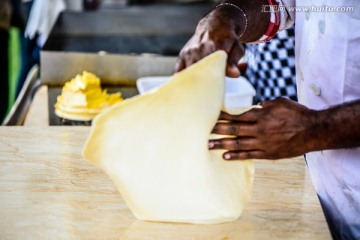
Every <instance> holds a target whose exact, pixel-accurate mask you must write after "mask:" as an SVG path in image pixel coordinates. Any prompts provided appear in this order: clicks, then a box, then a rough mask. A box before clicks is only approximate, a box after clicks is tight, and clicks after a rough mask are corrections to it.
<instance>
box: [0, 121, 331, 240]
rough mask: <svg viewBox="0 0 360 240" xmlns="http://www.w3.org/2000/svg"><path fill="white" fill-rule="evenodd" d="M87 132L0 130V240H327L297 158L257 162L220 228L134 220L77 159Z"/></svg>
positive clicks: (107, 184) (98, 174)
mask: <svg viewBox="0 0 360 240" xmlns="http://www.w3.org/2000/svg"><path fill="white" fill-rule="evenodd" d="M88 133H89V128H88V127H42V128H40V127H0V239H122V240H123V239H124V240H128V239H132V240H135V239H152V240H153V239H171V240H176V239H181V240H188V239H196V240H199V239H206V240H211V239H214V240H215V239H216V240H229V239H231V240H232V239H235V240H237V239H331V237H330V234H329V231H328V228H327V225H326V222H325V219H324V216H323V213H322V211H321V207H320V205H319V201H318V198H317V196H316V193H315V191H314V189H313V187H312V185H311V182H310V179H309V175H308V171H307V169H306V166H305V164H304V161H303V159H302V158H296V159H289V160H281V161H260V160H258V161H256V176H255V182H254V191H253V197H252V200H251V202H250V203H249V204H248V205H247V206H246V208H245V210H244V212H243V214H242V216H241V217H240V219H239V220H237V221H234V222H230V223H225V224H217V225H191V224H170V223H154V222H142V221H138V220H136V219H135V218H134V217H133V215H132V214H131V212H130V211H129V209H128V208H127V206H126V205H125V203H124V201H123V199H122V198H121V195H120V194H119V193H118V191H117V190H116V188H115V187H114V185H113V183H112V182H111V180H110V179H109V178H108V177H107V175H105V174H104V173H103V172H102V171H101V170H99V169H97V168H95V167H94V166H92V165H90V164H88V163H87V162H85V161H84V160H82V158H81V154H80V153H81V149H82V146H83V144H84V141H85V139H86V137H87V135H88Z"/></svg>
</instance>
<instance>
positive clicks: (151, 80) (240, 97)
mask: <svg viewBox="0 0 360 240" xmlns="http://www.w3.org/2000/svg"><path fill="white" fill-rule="evenodd" d="M170 79H171V77H170V76H158V77H142V78H139V79H138V80H137V81H136V86H137V88H138V90H139V93H140V94H144V93H146V92H149V91H151V90H155V89H157V88H159V87H160V86H161V85H163V84H165V83H166V82H168V81H169V80H170ZM255 94H256V92H255V89H254V87H253V86H252V85H251V84H250V83H249V81H248V80H247V79H246V78H244V77H238V78H228V77H226V78H225V99H224V105H225V108H226V109H238V108H242V107H250V106H251V105H252V103H253V98H254V96H255Z"/></svg>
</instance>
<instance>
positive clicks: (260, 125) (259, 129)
mask: <svg viewBox="0 0 360 240" xmlns="http://www.w3.org/2000/svg"><path fill="white" fill-rule="evenodd" d="M315 115H316V111H313V110H310V109H308V108H306V107H304V106H302V105H300V104H298V103H296V102H294V101H292V100H288V99H285V98H278V99H275V100H271V101H266V102H263V103H262V108H253V109H251V110H250V111H248V112H245V113H243V114H241V115H230V114H227V113H224V112H223V113H221V115H220V119H219V120H225V121H227V122H224V121H221V122H218V123H217V124H216V126H215V127H214V129H213V133H215V134H221V135H230V136H234V137H228V138H222V139H217V140H211V141H210V142H209V148H210V149H225V150H228V151H227V152H226V153H224V159H226V160H240V159H251V158H256V159H281V158H290V157H295V156H299V155H302V154H304V153H306V152H308V151H311V150H312V149H313V148H314V141H312V136H311V135H312V133H313V131H315V130H314V129H313V126H314V125H315V124H314V122H315Z"/></svg>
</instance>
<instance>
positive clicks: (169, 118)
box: [83, 51, 254, 224]
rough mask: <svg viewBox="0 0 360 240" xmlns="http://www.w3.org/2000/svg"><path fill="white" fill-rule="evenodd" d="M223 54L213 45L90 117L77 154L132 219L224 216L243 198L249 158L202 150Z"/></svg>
mask: <svg viewBox="0 0 360 240" xmlns="http://www.w3.org/2000/svg"><path fill="white" fill-rule="evenodd" d="M226 58H227V56H226V53H225V52H223V51H218V52H216V53H214V54H212V55H210V56H208V57H206V58H204V59H203V60H201V61H199V62H198V63H196V64H194V65H192V66H191V67H189V68H187V69H185V70H184V71H182V72H180V73H177V74H175V75H174V76H173V79H172V80H171V81H170V82H169V83H167V84H165V85H164V86H163V87H161V88H159V89H158V90H157V91H154V92H151V93H147V94H144V95H142V96H137V97H134V98H132V99H129V100H126V101H124V102H121V103H119V104H117V105H116V106H114V107H113V108H111V109H109V110H108V111H106V112H105V113H103V114H101V115H99V116H98V117H97V118H96V119H95V121H94V123H93V127H92V131H91V133H90V136H89V138H88V140H87V143H86V145H85V148H84V150H83V157H84V159H86V160H88V161H90V162H91V163H93V164H96V165H97V166H99V167H100V168H102V169H103V170H104V171H105V172H106V173H107V174H108V175H109V176H110V177H111V178H112V179H113V181H114V182H115V184H116V186H117V187H118V189H119V191H120V193H121V194H122V196H123V198H124V199H125V201H126V203H127V204H128V206H129V208H130V209H131V211H132V212H133V214H134V215H135V216H136V217H137V218H138V219H142V220H150V221H164V222H187V223H206V224H210V223H221V222H227V221H232V220H236V219H237V218H238V217H239V216H240V214H241V212H242V210H243V207H244V205H245V204H246V202H247V201H248V200H249V198H250V195H251V191H252V182H253V176H254V166H253V162H252V160H247V161H232V162H227V161H225V160H223V159H222V154H223V151H222V150H215V151H209V150H208V140H209V138H210V133H211V130H212V128H213V126H214V125H215V123H216V121H217V119H218V116H219V113H220V110H221V107H222V102H223V98H224V78H225V76H224V73H225V70H224V69H225V65H226Z"/></svg>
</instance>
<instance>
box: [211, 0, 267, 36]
mask: <svg viewBox="0 0 360 240" xmlns="http://www.w3.org/2000/svg"><path fill="white" fill-rule="evenodd" d="M224 3H230V4H234V5H236V6H238V7H239V8H241V9H242V10H243V11H244V12H245V14H246V16H247V24H248V25H247V28H246V31H245V33H244V34H243V36H242V37H241V39H240V41H241V42H243V43H248V42H254V41H257V40H258V39H259V38H260V37H261V36H262V35H263V34H264V33H265V31H266V29H267V27H268V25H269V22H270V13H268V12H262V9H263V6H264V5H266V4H268V2H267V1H266V0H256V1H254V0H225V1H219V2H218V4H217V6H219V4H223V5H221V6H219V7H216V8H215V9H214V10H213V11H212V12H210V13H209V15H212V14H216V15H217V14H220V15H221V18H223V19H224V20H226V21H227V22H232V23H233V24H234V25H235V32H236V33H237V34H238V35H240V34H241V33H242V31H244V27H245V24H246V22H245V21H246V20H245V19H244V16H243V13H242V12H241V11H240V10H239V9H237V8H236V7H233V6H230V5H224Z"/></svg>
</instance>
